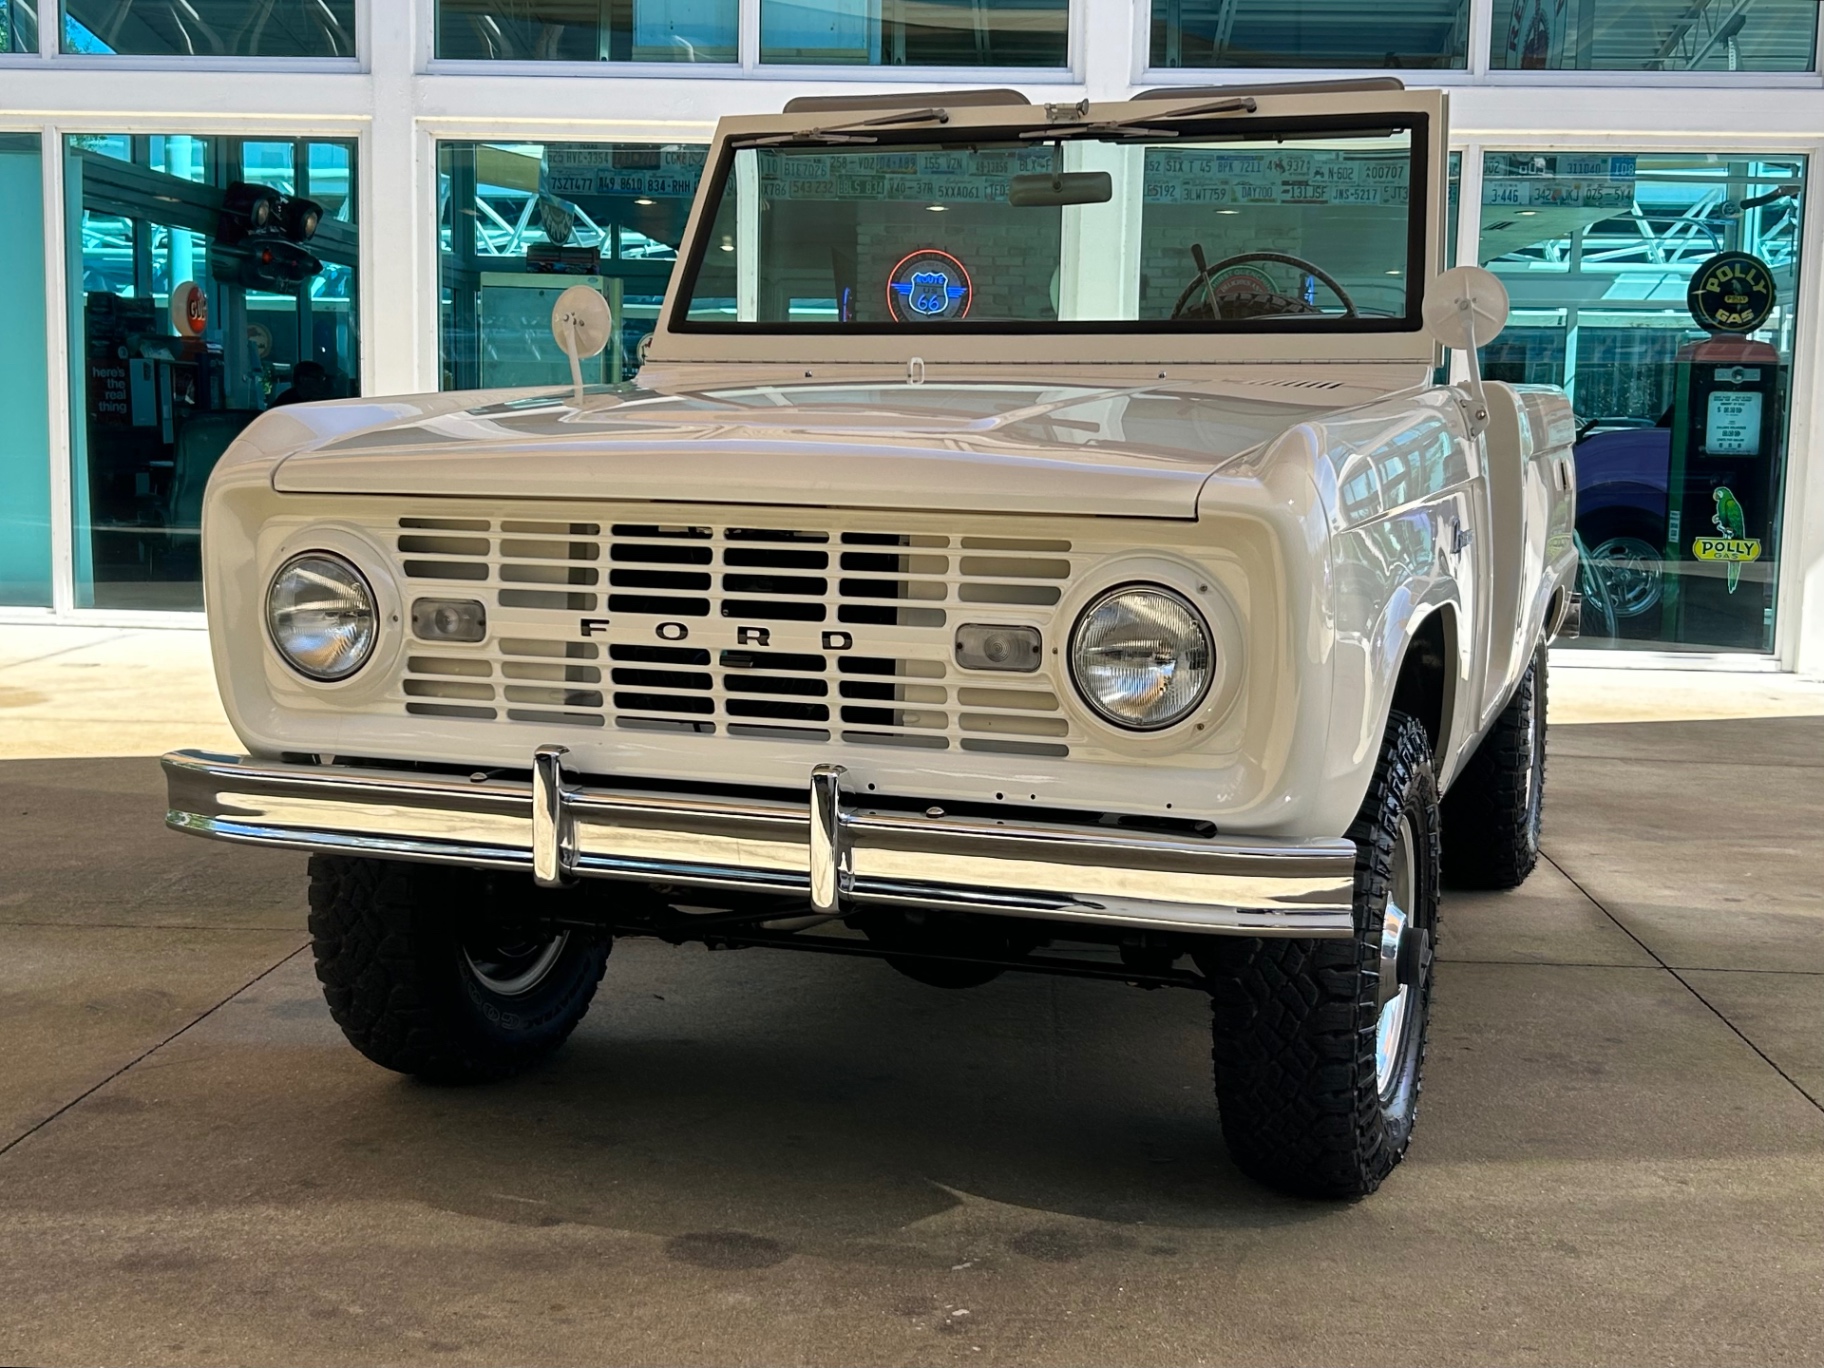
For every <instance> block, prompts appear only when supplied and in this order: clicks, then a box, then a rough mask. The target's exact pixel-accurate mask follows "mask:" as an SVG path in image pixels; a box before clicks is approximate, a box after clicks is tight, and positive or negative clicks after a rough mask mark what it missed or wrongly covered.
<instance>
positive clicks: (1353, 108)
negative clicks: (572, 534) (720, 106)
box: [650, 87, 1449, 366]
mask: <svg viewBox="0 0 1824 1368" xmlns="http://www.w3.org/2000/svg"><path fill="white" fill-rule="evenodd" d="M1207 103H1208V100H1207V98H1203V97H1198V96H1196V95H1195V94H1194V93H1193V94H1191V95H1188V96H1186V97H1185V98H1184V99H1182V100H1180V99H1168V100H1146V101H1133V102H1126V103H1120V104H1100V105H1090V106H1089V108H1088V110H1087V112H1086V115H1085V121H1086V122H1088V123H1092V124H1093V123H1098V122H1112V121H1118V120H1134V121H1136V122H1144V121H1146V119H1147V118H1148V117H1149V116H1150V117H1151V118H1154V119H1162V118H1167V117H1169V116H1170V114H1171V112H1172V111H1173V109H1174V108H1184V109H1191V108H1195V107H1197V106H1199V105H1202V104H1207ZM1256 103H1257V109H1256V111H1255V112H1254V113H1251V114H1247V115H1242V116H1237V118H1236V122H1235V125H1234V126H1235V130H1236V131H1237V132H1240V133H1245V131H1246V127H1247V125H1248V124H1268V123H1272V122H1277V121H1279V120H1282V119H1301V120H1310V119H1332V118H1334V119H1337V120H1338V121H1339V126H1338V128H1337V130H1336V131H1337V134H1338V135H1339V136H1344V137H1346V136H1348V135H1349V134H1350V133H1351V132H1352V131H1353V130H1352V129H1351V128H1349V127H1348V126H1347V125H1348V123H1350V122H1353V121H1356V120H1359V119H1362V118H1364V117H1385V118H1389V119H1390V120H1396V121H1400V122H1407V121H1411V122H1413V123H1414V124H1415V129H1414V139H1415V152H1416V154H1417V156H1418V157H1419V158H1420V159H1421V160H1422V162H1423V165H1424V166H1425V168H1426V175H1425V196H1424V201H1425V202H1424V204H1423V205H1420V204H1418V203H1415V204H1414V205H1413V206H1412V212H1413V214H1414V215H1415V216H1420V215H1422V218H1420V219H1418V222H1420V223H1421V224H1422V225H1423V229H1424V238H1423V242H1424V250H1423V262H1424V272H1423V278H1422V279H1416V278H1415V279H1414V280H1413V281H1412V282H1411V285H1410V287H1409V288H1410V289H1411V290H1412V292H1413V294H1414V296H1416V297H1415V298H1414V299H1413V300H1412V302H1411V308H1410V312H1409V315H1408V319H1407V320H1375V322H1376V323H1378V324H1381V325H1383V326H1378V327H1376V328H1374V329H1373V330H1364V331H1359V332H1344V331H1334V330H1328V329H1326V330H1324V331H1322V332H1321V333H1319V332H1317V331H1315V330H1308V331H1303V332H1300V331H1295V330H1291V329H1281V330H1274V331H1267V330H1257V331H1246V332H1243V331H1234V332H1216V331H1190V330H1186V329H1182V328H1172V329H1168V328H1158V329H1148V328H1146V327H1145V326H1144V325H1131V324H1130V325H1121V326H1118V327H1117V326H1115V325H1109V326H1100V325H1095V326H1091V325H1077V327H1078V329H1080V330H1049V331H1048V330H1043V329H1041V328H1039V327H1037V326H1035V327H1034V328H1033V329H1032V330H1030V331H1025V330H1016V329H1012V328H1009V329H997V330H996V331H994V332H992V333H983V334H972V333H965V332H963V331H961V330H944V331H942V332H939V331H936V330H917V331H911V330H908V331H892V332H859V331H852V330H848V329H844V330H841V331H834V332H813V331H808V330H805V331H800V330H799V329H796V328H785V327H782V328H779V329H777V330H773V331H762V330H759V329H753V330H749V329H745V328H742V329H727V330H717V329H716V328H715V327H713V326H711V327H704V326H702V325H700V324H699V325H691V324H689V323H688V322H686V321H685V320H684V319H683V317H682V311H681V309H680V306H681V305H682V304H683V295H682V286H683V284H684V282H685V279H686V276H687V272H688V271H689V270H690V269H691V267H692V265H693V263H694V262H695V261H696V260H697V259H698V257H699V255H700V253H701V251H702V250H705V249H706V248H707V245H708V244H701V245H699V236H700V235H701V234H705V233H708V232H709V231H710V230H711V228H712V226H713V223H712V222H711V219H712V217H713V212H714V209H715V207H716V206H715V205H714V204H713V203H712V201H713V200H714V198H715V196H713V195H712V194H711V193H708V191H709V189H710V188H711V187H712V186H713V183H714V178H713V176H712V177H706V178H705V181H704V185H705V192H703V193H699V195H698V198H697V201H696V203H695V204H694V205H693V206H692V209H691V216H690V222H689V225H688V227H687V229H686V233H685V244H686V250H685V251H683V252H680V254H679V259H678V264H677V266H676V267H674V269H673V273H672V281H671V288H670V290H669V291H668V292H667V295H666V300H665V304H664V306H663V308H662V310H661V312H660V316H659V325H658V329H657V331H656V333H655V334H654V337H653V340H652V344H651V350H650V359H651V360H652V361H654V362H658V363H677V362H709V363H720V364H729V363H741V362H757V363H770V364H777V363H780V362H784V361H790V362H802V363H804V364H806V365H811V366H815V365H824V366H829V365H839V364H863V365H867V364H874V365H880V364H895V363H897V364H902V365H903V364H905V363H906V362H908V361H909V360H911V359H912V358H913V357H914V356H918V357H921V358H922V359H924V360H925V361H927V362H928V363H945V362H950V363H958V364H964V365H970V366H1002V365H1032V364H1062V365H1079V366H1080V365H1097V364H1115V365H1123V364H1130V365H1161V366H1165V365H1208V364H1236V363H1250V362H1255V363H1269V364H1285V363H1298V362H1311V361H1327V362H1369V363H1383V364H1385V363H1395V364H1436V362H1437V358H1438V348H1437V346H1436V344H1435V343H1434V342H1433V340H1432V339H1431V338H1430V336H1429V335H1428V334H1426V333H1425V332H1424V331H1423V329H1420V328H1415V327H1410V326H1409V323H1410V321H1411V320H1412V319H1415V318H1416V316H1417V314H1418V311H1419V304H1420V302H1421V301H1422V299H1423V291H1424V290H1425V289H1426V288H1428V287H1429V285H1430V283H1431V281H1432V279H1434V278H1435V277H1436V275H1437V274H1438V273H1439V271H1441V270H1442V268H1443V247H1444V243H1443V228H1442V225H1443V223H1444V218H1445V214H1444V209H1445V203H1446V199H1445V197H1446V195H1447V193H1448V184H1447V176H1448V169H1449V164H1448V152H1447V144H1448V134H1447V126H1446V118H1447V103H1446V97H1445V95H1444V92H1442V91H1437V90H1386V91H1349V92H1314V93H1308V94H1294V95H1273V94H1271V88H1270V87H1267V88H1262V89H1260V90H1259V91H1258V92H1257V100H1256ZM819 113H820V114H821V113H822V112H821V111H819ZM947 113H948V115H949V118H948V122H947V123H946V124H945V125H944V126H943V128H942V136H943V138H944V139H945V140H950V139H954V138H957V137H958V136H959V135H966V133H967V132H968V130H970V129H972V128H979V129H982V130H984V131H985V132H986V131H988V130H997V131H1000V132H1001V134H1002V136H1005V133H1006V132H1007V131H1009V130H1011V131H1013V132H1014V133H1015V134H1016V136H1017V133H1018V132H1019V131H1021V130H1023V129H1039V128H1045V127H1048V126H1051V125H1052V124H1054V123H1055V120H1051V119H1048V118H1047V115H1046V110H1045V108H1044V107H1043V106H1027V107H1017V106H1016V107H1005V106H1002V107H992V108H970V107H964V108H958V109H954V110H949V111H947ZM844 122H848V121H846V120H844V119H843V118H842V117H841V116H840V115H823V116H822V117H817V116H807V115H806V114H804V113H799V114H789V115H770V116H764V117H747V118H733V119H726V120H724V121H723V122H722V123H721V124H720V125H719V126H718V128H717V130H716V138H715V142H714V144H713V145H712V147H711V150H710V157H709V165H710V166H711V167H712V168H718V169H719V168H721V167H723V166H725V165H731V166H732V147H733V146H740V145H744V144H751V142H752V141H753V140H754V139H757V138H764V137H769V136H776V135H785V136H790V135H793V134H796V133H799V132H801V131H803V130H804V129H806V128H807V127H815V126H825V125H836V124H841V123H844ZM1203 132H1204V130H1203V129H1202V128H1198V129H1197V130H1196V132H1195V133H1189V134H1187V137H1186V141H1187V142H1189V141H1194V140H1195V138H1196V136H1197V135H1198V134H1201V133H1203ZM926 136H927V137H928V136H929V131H927V135H926ZM731 145H732V146H731ZM1065 145H1066V147H1068V146H1069V145H1070V144H1069V143H1068V142H1067V143H1066V144H1065ZM839 146H852V144H839ZM725 158H729V159H730V160H729V161H725V160H724V159H725ZM1109 209H1110V212H1111V214H1113V213H1121V212H1124V211H1127V210H1128V209H1129V207H1128V206H1109ZM743 255H744V256H745V255H746V254H743ZM741 264H744V265H746V266H747V267H748V269H749V270H754V269H757V263H746V262H743V263H741ZM674 310H678V311H679V316H678V317H677V318H675V319H674V316H673V314H674ZM680 323H682V324H684V326H683V327H679V326H678V324H680ZM1385 325H1391V326H1385Z"/></svg>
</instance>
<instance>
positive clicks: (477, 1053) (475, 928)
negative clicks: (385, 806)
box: [310, 854, 611, 1083]
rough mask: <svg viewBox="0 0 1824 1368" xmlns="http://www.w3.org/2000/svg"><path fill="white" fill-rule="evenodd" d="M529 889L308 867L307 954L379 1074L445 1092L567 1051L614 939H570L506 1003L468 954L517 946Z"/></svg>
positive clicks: (463, 874)
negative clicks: (424, 1082)
mask: <svg viewBox="0 0 1824 1368" xmlns="http://www.w3.org/2000/svg"><path fill="white" fill-rule="evenodd" d="M526 882H527V885H528V886H527V887H526V888H524V889H522V888H519V887H517V886H516V885H515V884H512V883H505V884H504V886H503V881H502V880H498V879H491V878H489V877H487V876H484V875H481V874H478V873H477V872H476V871H474V870H464V869H454V868H444V867H441V866H436V865H421V864H405V863H401V862H398V861H392V860H372V859H359V858H351V857H348V856H342V855H320V854H319V855H312V856H311V858H310V936H311V949H312V951H313V952H314V954H315V956H316V964H317V978H318V980H319V981H320V982H321V983H322V985H323V996H324V998H325V999H327V1001H328V1002H329V1013H330V1015H331V1016H332V1017H334V1018H335V1022H336V1024H337V1025H338V1026H340V1027H341V1028H342V1033H343V1034H344V1035H345V1036H347V1037H348V1040H349V1043H350V1044H351V1045H353V1046H354V1047H355V1048H356V1049H357V1050H359V1051H360V1052H361V1053H362V1054H364V1055H366V1056H367V1057H368V1058H369V1059H371V1060H373V1062H374V1063H376V1064H379V1065H381V1066H383V1067H385V1068H388V1069H394V1070H396V1071H398V1072H399V1073H405V1074H413V1075H416V1076H417V1077H419V1078H424V1079H428V1080H431V1081H434V1082H439V1083H478V1082H486V1081H490V1080H494V1079H501V1078H506V1077H509V1076H510V1075H512V1074H516V1073H519V1072H520V1071H522V1070H524V1069H527V1068H529V1067H531V1066H532V1065H533V1064H536V1063H538V1062H539V1061H540V1060H542V1059H544V1058H545V1057H546V1056H547V1055H549V1054H550V1053H551V1052H552V1051H553V1050H555V1049H556V1048H557V1047H558V1046H559V1045H561V1044H563V1042H564V1040H565V1038H566V1037H568V1036H569V1034H570V1032H571V1031H572V1030H573V1029H575V1027H576V1023H577V1022H579V1021H581V1020H582V1018H583V1013H584V1012H586V1011H588V1010H589V1002H590V999H591V998H593V997H594V996H595V989H596V985H597V984H599V983H600V982H601V978H602V970H603V968H604V967H605V966H606V964H607V959H608V951H609V948H610V945H611V942H610V940H609V939H608V938H607V937H605V936H604V937H590V936H585V935H583V934H580V933H576V932H573V933H571V935H570V937H569V939H568V940H567V941H566V942H565V943H564V945H563V946H562V949H561V951H560V952H559V953H558V954H557V956H556V958H555V960H554V961H553V962H552V963H551V964H550V966H549V968H548V969H546V970H545V971H544V972H543V975H542V977H540V978H538V979H537V980H536V982H535V983H533V984H532V985H531V986H530V987H528V988H526V989H525V990H523V991H520V992H516V993H514V994H511V995H507V996H503V995H501V994H500V993H497V992H494V991H492V990H491V989H490V988H489V987H488V986H487V984H486V983H485V982H483V980H482V979H481V978H479V977H478V976H477V971H476V969H475V968H474V963H473V960H472V959H471V957H470V954H469V953H467V952H465V945H472V944H474V943H476V941H477V938H478V937H479V938H481V939H482V940H483V941H484V942H485V939H486V937H487V936H488V935H489V934H490V930H489V928H492V929H493V933H494V934H512V933H511V931H510V927H511V924H512V921H511V919H512V916H513V915H514V913H515V911H516V910H517V909H516V908H515V907H514V906H513V905H514V904H515V903H517V902H521V901H523V900H524V899H526V898H528V897H533V896H537V895H536V894H535V893H533V892H532V891H531V889H530V887H529V881H526ZM502 928H508V929H507V930H505V931H503V929H502ZM546 934H549V933H546Z"/></svg>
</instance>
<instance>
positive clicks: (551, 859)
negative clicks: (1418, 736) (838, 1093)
mask: <svg viewBox="0 0 1824 1368" xmlns="http://www.w3.org/2000/svg"><path fill="white" fill-rule="evenodd" d="M563 755H564V751H563V748H562V747H560V746H541V747H540V748H539V749H538V751H537V753H536V754H535V755H534V756H533V767H532V776H531V779H530V780H529V781H528V780H523V779H521V780H511V779H496V778H493V777H491V776H488V775H483V774H476V775H473V776H471V777H470V778H467V779H464V778H458V777H453V776H441V775H439V776H430V775H419V774H410V773H403V772H395V771H390V770H383V769H352V768H339V767H338V768H328V767H323V766H316V765H292V764H268V763H263V762H259V761H254V760H250V759H247V758H245V757H236V756H227V755H209V754H204V753H202V752H199V751H176V752H173V753H172V754H170V755H167V756H166V757H165V760H164V766H165V777H166V781H167V784H168V788H169V800H170V811H169V812H168V813H167V814H166V817H165V821H166V823H167V824H168V825H169V826H171V827H173V828H174V829H176V830H178V831H189V832H194V833H196V834H197V835H200V836H211V837H214V838H216V839H218V840H225V841H242V842H247V843H250V844H253V845H272V846H290V847H296V848H298V849H302V850H328V851H346V852H349V853H351V854H364V855H375V856H384V857H389V858H393V859H404V860H432V861H438V862H442V863H448V864H460V865H472V866H478V867H488V868H496V869H513V870H523V871H525V872H527V873H530V874H532V875H534V877H536V878H537V879H538V881H539V882H541V883H545V884H556V883H564V882H568V881H569V880H571V879H573V878H602V879H633V880H638V881H641V882H647V883H660V884H669V885H682V886H688V887H695V888H709V889H725V890H735V891H739V892H746V893H764V894H784V895H789V896H796V897H802V898H804V899H806V901H807V902H808V903H809V904H810V906H811V908H812V910H813V911H816V912H820V913H825V914H836V913H840V912H841V911H842V910H843V909H845V908H849V907H856V908H859V907H863V906H868V905H894V906H901V907H906V906H914V907H942V908H948V909H952V910H956V911H964V912H981V913H993V914H997V915H1002V916H1013V917H1037V918H1042V919H1045V920H1049V921H1061V922H1087V923H1093V924H1096V925H1101V926H1116V927H1132V928H1135V929H1145V930H1163V931H1196V932H1214V933H1226V934H1230V935H1245V936H1321V937H1343V936H1349V935H1352V934H1353V933H1354V916H1353V910H1352V909H1353V888H1354V878H1355V846H1354V845H1353V844H1352V843H1351V842H1349V841H1346V840H1339V839H1319V840H1311V841H1296V842H1292V841H1262V840H1250V839H1246V838H1239V837H1212V838H1210V839H1208V840H1203V839H1198V838H1196V837H1188V836H1173V835H1154V834H1150V833H1146V832H1134V831H1122V830H1119V829H1116V828H1110V827H1101V826H1067V825H1062V824H1053V823H1040V822H1030V821H1024V822H1023V821H1019V820H1008V821H996V820H984V819H979V818H962V817H950V816H945V815H942V814H938V815H928V814H927V815H914V814H908V813H904V812H892V811H885V810H881V809H878V808H869V807H865V806H859V805H857V804H856V803H855V802H854V797H855V796H854V795H851V794H847V793H845V792H844V790H843V770H842V767H841V766H839V765H818V766H817V767H816V768H815V769H813V770H812V771H811V773H810V775H809V783H808V785H807V788H808V792H807V795H806V797H805V798H804V799H800V800H797V801H793V800H790V799H780V800H757V799H748V798H727V799H724V798H718V797H715V796H702V795H665V794H649V793H642V792H638V791H635V790H632V789H615V788H606V787H596V786H591V785H581V784H576V783H572V782H570V781H569V779H568V778H567V777H566V776H565V774H564V772H563ZM932 812H934V813H935V812H936V809H932Z"/></svg>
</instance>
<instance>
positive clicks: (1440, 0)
mask: <svg viewBox="0 0 1824 1368" xmlns="http://www.w3.org/2000/svg"><path fill="white" fill-rule="evenodd" d="M1469 8H1470V0H1402V3H1400V4H1398V5H1374V4H1367V3H1362V2H1361V0H1153V10H1152V15H1153V22H1152V45H1151V54H1150V56H1149V58H1148V64H1149V65H1150V66H1153V67H1386V68H1401V69H1403V68H1408V67H1418V68H1438V67H1461V66H1463V65H1464V58H1465V54H1466V53H1467V51H1468V46H1469Z"/></svg>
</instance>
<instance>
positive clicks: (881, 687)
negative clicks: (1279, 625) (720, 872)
mask: <svg viewBox="0 0 1824 1368" xmlns="http://www.w3.org/2000/svg"><path fill="white" fill-rule="evenodd" d="M377 530H378V529H377ZM385 533H386V535H387V536H389V537H391V538H393V539H394V544H395V546H396V548H397V552H398V561H397V565H398V569H399V572H400V574H401V576H402V577H403V580H404V583H405V587H406V591H407V595H408V598H411V599H416V598H419V597H430V598H464V599H477V598H479V599H481V600H482V602H483V603H484V605H485V607H486V609H487V613H488V632H487V636H486V638H485V640H483V641H481V642H478V643H476V644H474V645H472V646H467V645H455V644H446V643H436V644H433V643H429V642H419V641H415V642H414V643H413V647H412V649H411V651H410V652H408V655H407V659H406V668H405V673H404V675H403V677H402V679H401V680H400V694H399V697H398V700H397V701H398V702H399V704H400V705H402V706H403V709H404V711H405V712H406V713H408V714H412V715H415V716H421V717H446V718H465V719H471V720H475V721H484V722H496V723H504V724H512V723H533V724H539V725H542V726H572V727H594V728H601V727H615V728H620V729H623V730H632V731H670V732H682V733H693V734H720V735H725V736H730V737H751V738H764V739H772V740H799V741H808V742H828V741H831V740H832V739H840V740H841V741H843V742H846V743H849V744H853V745H875V746H899V747H911V748H916V749H926V750H933V751H937V750H947V749H950V748H952V747H955V748H959V749H962V750H968V751H989V752H999V753H1003V754H1023V755H1043V756H1063V755H1067V754H1068V753H1069V746H1070V740H1071V735H1070V734H1071V723H1070V721H1069V719H1068V717H1067V715H1066V714H1065V712H1064V711H1063V709H1062V707H1061V706H1060V703H1059V699H1058V695H1057V685H1056V683H1055V682H1054V678H1053V676H1052V674H1051V673H1050V667H1049V664H1048V666H1047V667H1046V668H1044V669H1041V670H1040V671H1039V672H1037V673H1033V674H985V673H977V672H969V671H963V670H960V669H958V668H957V667H956V665H955V664H954V662H953V652H952V637H953V631H954V629H955V628H956V627H957V626H959V625H961V624H963V623H973V622H986V623H994V624H1003V625H1024V626H1034V627H1038V628H1039V630H1040V632H1041V633H1042V635H1043V638H1044V642H1045V647H1046V652H1047V655H1046V659H1047V661H1048V662H1050V661H1055V659H1056V657H1055V656H1053V655H1051V654H1050V652H1051V648H1052V646H1053V645H1054V644H1055V643H1054V633H1053V626H1054V624H1053V616H1054V613H1055V610H1056V608H1057V605H1058V603H1059V602H1060V600H1061V599H1062V598H1063V596H1064V592H1065V590H1066V588H1067V587H1068V584H1069V581H1070V578H1071V575H1072V572H1073V567H1074V564H1075V561H1074V559H1073V557H1072V554H1071V544H1070V542H1068V541H1066V540H1062V539H1053V538H1018V537H1002V536H971V535H948V534H943V533H932V532H904V531H894V530H891V529H884V530H878V531H828V530H821V529H816V528H808V529H807V528H781V527H749V526H717V525H713V524H709V523H644V522H642V523H606V524H605V523H600V522H585V521H549V520H521V519H511V518H509V519H501V520H494V519H485V518H469V517H444V516H436V517H407V518H400V519H398V520H397V522H396V524H389V525H388V527H387V528H386V529H385Z"/></svg>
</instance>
